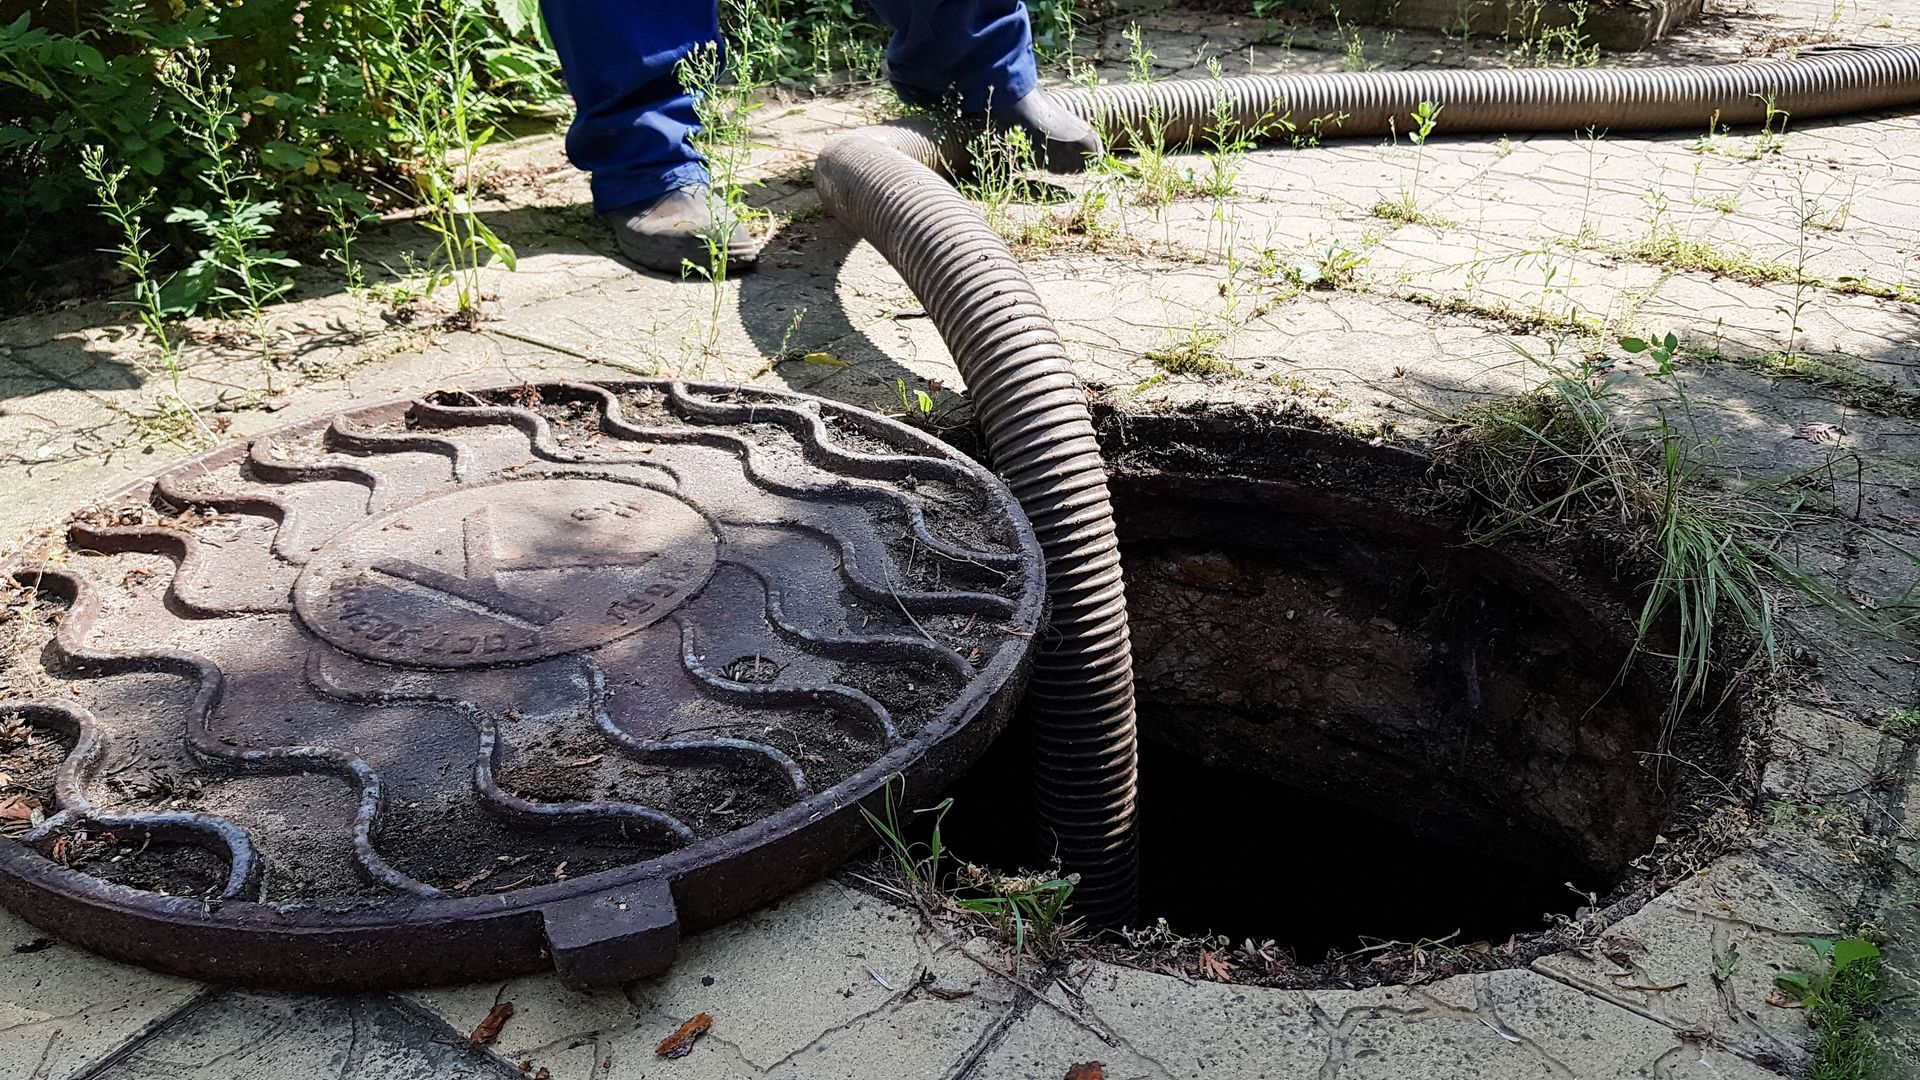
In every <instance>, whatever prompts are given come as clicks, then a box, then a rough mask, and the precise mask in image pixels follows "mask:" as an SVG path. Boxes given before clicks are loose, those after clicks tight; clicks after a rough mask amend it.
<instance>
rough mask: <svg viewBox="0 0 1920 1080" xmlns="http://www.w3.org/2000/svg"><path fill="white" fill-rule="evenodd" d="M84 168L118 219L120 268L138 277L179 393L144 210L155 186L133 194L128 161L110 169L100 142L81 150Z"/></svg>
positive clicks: (142, 304) (145, 312) (137, 289)
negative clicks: (129, 183)
mask: <svg viewBox="0 0 1920 1080" xmlns="http://www.w3.org/2000/svg"><path fill="white" fill-rule="evenodd" d="M80 171H81V173H82V175H84V176H86V178H87V179H88V180H90V181H92V182H93V185H94V190H95V192H97V193H98V196H99V202H97V203H95V204H94V205H95V206H97V207H98V208H99V210H100V212H101V213H103V214H105V215H106V216H107V218H108V220H110V221H112V222H113V225H114V229H115V231H116V232H118V233H119V244H118V246H117V247H116V248H115V253H116V254H117V255H119V257H120V268H121V269H122V270H125V271H126V272H127V273H128V274H129V275H130V276H131V277H132V278H133V302H134V307H135V308H136V310H137V311H138V312H139V315H140V324H141V325H142V326H144V327H146V330H147V335H148V336H149V337H151V338H152V339H153V344H154V349H155V351H157V352H158V353H159V355H160V361H161V365H162V367H164V368H165V370H166V371H167V373H168V375H169V377H170V378H171V380H172V382H173V389H174V394H175V396H178V395H179V392H180V348H179V345H178V344H177V343H176V342H175V341H174V339H173V334H172V332H171V331H170V330H169V329H168V327H167V308H166V303H165V302H164V301H163V300H161V298H160V292H161V283H160V280H159V278H158V276H157V273H156V271H155V265H156V263H158V261H159V257H160V252H159V251H157V250H155V249H154V248H153V247H152V246H150V245H149V243H148V241H149V239H150V234H149V232H148V230H147V226H146V224H145V220H144V219H145V215H146V213H147V211H148V210H149V209H150V208H151V207H152V206H153V189H152V188H151V187H149V188H147V189H146V190H144V191H142V192H140V193H139V194H132V193H130V192H128V191H127V190H126V189H125V187H124V185H125V184H126V182H127V173H128V172H129V171H131V170H129V169H128V168H127V167H126V166H121V167H119V168H110V167H109V166H108V165H107V155H106V151H105V150H104V149H103V148H101V147H98V146H89V147H86V148H85V149H83V150H82V151H81V153H80Z"/></svg>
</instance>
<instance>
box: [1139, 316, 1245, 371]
mask: <svg viewBox="0 0 1920 1080" xmlns="http://www.w3.org/2000/svg"><path fill="white" fill-rule="evenodd" d="M1223 340H1224V338H1223V337H1222V336H1221V335H1220V334H1219V333H1216V332H1213V331H1209V330H1206V329H1203V328H1201V327H1197V326H1196V327H1193V328H1191V329H1189V330H1188V331H1187V332H1186V334H1185V336H1177V337H1176V338H1175V339H1174V340H1173V341H1172V342H1171V343H1170V344H1168V346H1167V347H1166V348H1164V349H1153V350H1150V351H1148V353H1147V359H1148V360H1150V361H1152V363H1153V366H1154V367H1157V368H1159V369H1160V370H1161V371H1164V372H1166V373H1167V374H1169V375H1191V376H1193V377H1194V378H1197V379H1204V378H1206V377H1207V376H1209V375H1238V374H1239V373H1240V369H1239V368H1237V367H1235V366H1234V365H1233V364H1232V362H1230V361H1228V360H1226V359H1223V358H1222V357H1221V356H1220V352H1219V346H1220V343H1221V342H1222V341H1223Z"/></svg>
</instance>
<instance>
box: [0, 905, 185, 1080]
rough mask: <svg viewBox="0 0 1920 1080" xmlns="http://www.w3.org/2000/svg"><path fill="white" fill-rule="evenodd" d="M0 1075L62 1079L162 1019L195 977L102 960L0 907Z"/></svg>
mask: <svg viewBox="0 0 1920 1080" xmlns="http://www.w3.org/2000/svg"><path fill="white" fill-rule="evenodd" d="M0 984H4V985H5V986H6V988H7V989H6V993H5V994H4V995H0V1076H8V1077H20V1078H22V1080H28V1078H31V1080H62V1078H64V1077H67V1076H71V1075H74V1074H75V1073H77V1072H79V1071H80V1070H81V1069H82V1068H84V1067H85V1066H87V1065H89V1064H91V1063H94V1062H97V1061H99V1060H101V1059H103V1058H104V1057H106V1056H107V1055H108V1054H110V1053H112V1052H113V1051H114V1050H115V1049H117V1048H118V1047H119V1046H121V1044H123V1043H126V1042H127V1041H129V1040H131V1039H134V1038H136V1037H138V1036H139V1035H141V1034H142V1033H143V1032H145V1031H147V1030H148V1029H150V1028H152V1027H154V1026H155V1025H157V1024H159V1023H161V1022H162V1021H164V1020H165V1019H166V1018H167V1017H168V1016H170V1015H171V1014H173V1013H174V1012H175V1011H176V1010H178V1009H180V1008H182V1007H183V1006H185V1005H187V1004H189V1003H190V1002H192V1001H193V999H194V997H195V996H196V995H197V994H199V993H200V992H201V987H200V985H199V984H198V983H193V982H189V981H187V980H185V979H175V978H171V977H169V976H166V975H156V974H154V973H153V972H150V971H144V970H142V969H140V968H135V967H128V966H126V965H124V964H116V963H114V962H112V961H111V960H103V959H101V958H99V957H97V956H94V955H93V954H92V953H88V952H85V951H83V950H80V949H76V948H74V947H73V946H71V945H67V944H64V943H61V942H53V941H49V940H48V939H47V937H46V936H45V935H43V934H42V933H41V932H40V931H39V930H37V929H35V928H34V927H32V926H29V925H28V924H27V923H25V922H22V921H21V920H19V919H17V918H15V917H14V916H13V915H11V914H9V913H7V912H5V911H0Z"/></svg>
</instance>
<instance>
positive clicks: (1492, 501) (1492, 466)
mask: <svg viewBox="0 0 1920 1080" xmlns="http://www.w3.org/2000/svg"><path fill="white" fill-rule="evenodd" d="M1620 344H1621V347H1622V348H1623V349H1624V350H1626V351H1627V352H1630V353H1645V354H1647V355H1648V356H1649V357H1650V358H1651V359H1653V360H1654V363H1655V370H1654V372H1653V373H1652V374H1651V375H1650V376H1648V377H1649V378H1653V379H1657V380H1665V381H1667V383H1668V385H1669V386H1670V387H1672V388H1673V389H1674V390H1675V391H1676V392H1677V393H1678V394H1679V396H1680V400H1681V403H1682V405H1683V407H1684V406H1685V405H1686V401H1687V399H1686V390H1685V386H1684V384H1682V383H1681V382H1680V380H1679V376H1678V374H1677V372H1676V370H1675V367H1674V362H1673V361H1674V357H1675V355H1676V354H1677V353H1678V352H1679V350H1680V341H1679V338H1678V337H1677V336H1675V335H1673V334H1668V335H1666V336H1665V337H1664V338H1661V339H1658V340H1657V341H1655V342H1648V341H1645V340H1642V339H1638V338H1626V339H1623V340H1622V341H1621V343H1620ZM1512 347H1513V348H1514V349H1515V351H1516V352H1519V353H1520V355H1521V356H1522V357H1524V358H1525V359H1527V360H1528V361H1529V362H1532V363H1535V364H1538V365H1539V366H1540V367H1541V368H1542V369H1543V370H1544V371H1545V372H1546V374H1547V380H1546V382H1545V384H1544V385H1542V386H1540V387H1538V388H1536V389H1534V390H1532V391H1529V392H1527V393H1525V394H1521V395H1519V396H1517V397H1514V398H1511V399H1507V400H1504V401H1499V402H1494V403H1490V404H1486V405H1480V406H1476V407H1474V408H1472V409H1470V410H1468V412H1467V413H1466V414H1465V416H1464V417H1463V420H1464V426H1463V429H1462V430H1461V431H1460V433H1459V434H1458V436H1457V438H1456V439H1455V441H1454V443H1453V444H1452V447H1451V451H1450V458H1451V460H1452V462H1453V465H1454V466H1455V470H1456V473H1457V477H1458V479H1459V481H1460V482H1461V483H1462V484H1463V485H1464V486H1465V487H1466V488H1467V489H1468V490H1469V491H1470V492H1471V493H1472V494H1473V495H1474V496H1475V497H1476V499H1477V500H1478V501H1479V502H1481V503H1482V504H1483V505H1484V506H1485V507H1486V508H1487V509H1486V511H1485V517H1484V518H1483V522H1482V525H1481V530H1480V533H1479V537H1478V538H1479V539H1481V540H1483V541H1492V540H1496V539H1500V538H1503V537H1506V536H1510V535H1513V534H1515V533H1517V532H1520V531H1522V530H1542V529H1555V528H1559V527H1561V526H1564V525H1567V524H1572V523H1580V524H1582V525H1583V526H1585V527H1589V528H1597V529H1601V530H1604V531H1606V532H1609V533H1611V534H1613V535H1614V536H1616V537H1618V538H1619V539H1620V540H1621V541H1623V542H1624V543H1626V544H1627V545H1629V546H1630V547H1632V548H1634V549H1636V550H1637V551H1639V552H1640V553H1641V554H1642V555H1643V556H1644V557H1646V559H1647V560H1648V561H1649V563H1650V564H1651V571H1652V572H1651V576H1650V577H1649V578H1648V580H1646V581H1645V582H1644V583H1643V587H1644V589H1645V596H1644V599H1643V601H1642V604H1641V609H1640V613H1639V616H1638V618H1637V620H1636V625H1635V630H1636V640H1635V646H1634V649H1635V655H1636V656H1639V655H1644V654H1647V653H1653V654H1654V655H1658V656H1660V657H1661V658H1662V659H1664V660H1666V661H1667V662H1668V663H1669V664H1670V665H1671V672H1672V675H1671V692H1672V696H1671V699H1670V701H1669V706H1668V713H1667V718H1666V719H1667V729H1666V733H1665V734H1664V735H1663V740H1662V741H1663V743H1664V741H1665V738H1666V737H1667V736H1670V735H1671V732H1672V725H1673V724H1674V723H1676V722H1677V721H1678V719H1679V717H1680V716H1681V715H1682V714H1683V713H1684V712H1685V711H1686V710H1687V709H1689V708H1691V707H1692V706H1693V705H1695V704H1696V703H1699V702H1700V701H1702V700H1703V698H1704V697H1705V695H1706V693H1707V689H1708V683H1709V679H1710V676H1711V674H1712V672H1713V670H1714V660H1715V658H1716V656H1717V652H1716V650H1717V649H1719V648H1722V647H1724V642H1723V641H1722V639H1723V638H1724V637H1725V636H1726V632H1727V631H1730V630H1733V631H1739V632H1741V633H1742V634H1744V635H1745V636H1746V637H1748V638H1750V639H1751V640H1752V641H1753V642H1754V643H1755V644H1757V646H1758V648H1759V650H1760V652H1761V653H1762V654H1763V655H1764V656H1765V657H1766V658H1767V659H1769V660H1771V659H1772V658H1773V656H1774V632H1773V627H1774V622H1773V620H1774V603H1773V600H1772V598H1771V596H1770V595H1769V594H1768V592H1767V588H1766V587H1767V585H1768V584H1769V583H1773V582H1779V583H1782V584H1786V585H1789V586H1791V587H1794V588H1797V589H1801V590H1803V591H1806V592H1808V593H1810V594H1812V595H1814V596H1815V597H1816V598H1824V597H1822V594H1821V590H1820V588H1819V586H1818V585H1817V584H1816V583H1814V582H1813V581H1812V580H1811V579H1810V578H1809V577H1808V576H1807V575H1806V574H1805V573H1804V572H1803V571H1801V570H1800V569H1799V568H1798V567H1796V566H1795V565H1793V563H1792V562H1791V561H1790V560H1789V559H1788V557H1787V556H1785V555H1783V554H1782V553H1781V552H1780V550H1779V541H1780V540H1781V538H1782V536H1783V534H1784V533H1785V532H1787V531H1788V530H1789V529H1790V528H1791V527H1792V524H1793V519H1792V516H1791V514H1790V513H1789V512H1785V511H1775V510H1769V509H1766V508H1763V507H1761V506H1759V505H1757V504H1752V503H1750V502H1746V501H1741V500H1736V499H1734V498H1730V497H1725V496H1720V495H1717V494H1715V493H1713V492H1712V491H1711V488H1710V485H1708V484H1707V483H1706V482H1705V481H1704V479H1703V478H1702V476H1701V474H1702V471H1703V468H1704V464H1703V462H1702V460H1701V457H1700V450H1701V447H1700V446H1699V445H1697V444H1696V443H1695V442H1694V441H1693V440H1691V439H1689V437H1688V436H1687V435H1686V434H1685V432H1684V431H1683V430H1681V428H1680V427H1678V426H1676V425H1675V424H1674V423H1673V422H1672V420H1671V419H1670V418H1669V416H1668V415H1667V413H1666V412H1665V411H1664V410H1662V411H1659V412H1657V413H1656V417H1655V420H1654V421H1653V422H1652V423H1651V424H1650V425H1645V426H1635V425H1630V424H1627V423H1625V422H1623V421H1622V420H1621V419H1620V418H1619V416H1618V415H1617V412H1616V409H1615V399H1616V398H1617V396H1618V395H1619V392H1620V390H1621V387H1622V385H1623V384H1624V383H1625V381H1626V380H1628V379H1629V378H1632V377H1633V376H1632V375H1631V373H1629V372H1627V371H1622V370H1619V369H1618V367H1617V365H1616V364H1615V362H1614V361H1612V360H1610V359H1607V358H1604V357H1584V358H1581V359H1579V360H1576V361H1572V362H1568V361H1563V360H1560V359H1558V358H1554V357H1549V358H1548V359H1546V360H1539V359H1536V358H1535V357H1533V356H1531V355H1529V354H1527V353H1526V352H1525V351H1524V350H1521V349H1520V348H1519V347H1518V346H1512ZM1657 640H1670V641H1671V651H1663V650H1661V649H1660V648H1659V647H1657V646H1656V644H1655V642H1656V641H1657Z"/></svg>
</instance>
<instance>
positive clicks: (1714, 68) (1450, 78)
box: [1053, 45, 1920, 149]
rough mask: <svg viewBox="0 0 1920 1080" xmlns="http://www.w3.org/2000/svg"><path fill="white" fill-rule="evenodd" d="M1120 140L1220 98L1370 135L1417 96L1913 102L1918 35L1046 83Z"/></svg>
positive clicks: (1486, 102) (1607, 121)
mask: <svg viewBox="0 0 1920 1080" xmlns="http://www.w3.org/2000/svg"><path fill="white" fill-rule="evenodd" d="M1053 97H1054V100H1056V101H1058V102H1060V103H1061V104H1062V105H1065V106H1066V107H1067V108H1069V109H1071V110H1073V111H1074V112H1075V113H1077V114H1079V115H1080V116H1081V117H1083V118H1085V119H1087V120H1090V121H1092V122H1094V123H1096V124H1098V125H1100V126H1101V127H1102V129H1103V130H1104V131H1105V133H1106V134H1107V137H1108V141H1109V144H1110V145H1111V146H1113V147H1114V148H1116V149H1124V148H1125V147H1127V146H1128V145H1130V144H1131V142H1132V140H1134V139H1142V138H1146V137H1147V135H1148V133H1149V132H1151V131H1153V130H1155V129H1156V127H1157V129H1158V131H1159V135H1160V139H1161V141H1162V142H1163V143H1164V144H1165V145H1168V146H1178V145H1183V144H1185V143H1186V142H1187V141H1189V140H1191V139H1196V138H1199V137H1201V136H1203V135H1204V134H1205V133H1206V130H1207V128H1208V127H1209V125H1211V124H1212V123H1213V119H1214V113H1215V107H1216V105H1217V104H1219V103H1223V102H1224V104H1225V105H1226V111H1227V112H1228V113H1229V114H1230V115H1231V116H1232V117H1233V120H1234V124H1235V126H1236V127H1237V128H1238V129H1239V130H1241V131H1248V130H1263V129H1264V130H1269V131H1270V133H1271V134H1275V135H1279V134H1283V133H1284V132H1283V131H1272V130H1271V126H1272V125H1275V124H1276V122H1278V121H1282V120H1284V121H1285V122H1287V123H1288V124H1291V125H1293V127H1294V128H1295V129H1297V130H1299V131H1307V130H1308V129H1309V128H1310V127H1311V126H1313V125H1315V124H1317V125H1318V127H1319V130H1320V131H1321V132H1323V133H1332V132H1338V133H1339V134H1342V135H1363V136H1380V135H1386V134H1387V133H1388V132H1389V131H1392V130H1395V129H1396V128H1397V129H1398V130H1400V131H1405V130H1407V127H1408V124H1409V114H1410V113H1412V112H1413V111H1414V109H1416V108H1418V107H1419V105H1420V103H1421V102H1425V101H1431V102H1433V103H1434V104H1436V105H1440V106H1442V107H1443V108H1442V111H1441V113H1440V117H1439V121H1438V126H1437V130H1438V131H1440V132H1442V133H1447V132H1468V131H1495V132H1518V131H1557V132H1574V131H1585V130H1587V129H1589V128H1594V129H1597V130H1601V131H1608V130H1611V131H1625V130H1635V129H1638V130H1647V129H1674V128H1679V129H1688V128H1691V129H1697V130H1701V131H1704V130H1706V128H1707V125H1709V124H1711V123H1716V122H1717V123H1721V124H1753V123H1761V122H1764V121H1766V120H1767V119H1768V118H1769V114H1768V109H1769V108H1771V109H1772V110H1773V114H1774V116H1776V117H1778V118H1779V120H1778V122H1784V121H1785V120H1786V119H1787V118H1792V119H1795V120H1805V119H1810V118H1812V117H1817V116H1840V115H1845V114H1848V113H1856V112H1865V111H1868V110H1872V109H1885V108H1891V107H1894V106H1899V105H1908V104H1912V103H1913V102H1914V101H1916V100H1920V45H1845V46H1837V47H1833V46H1828V47H1820V48H1816V49H1811V50H1808V51H1807V52H1805V53H1803V54H1802V55H1800V56H1797V57H1795V58H1793V59H1791V60H1763V61H1754V62H1751V63H1741V64H1698V65H1689V66H1686V67H1646V68H1478V69H1440V70H1428V71H1353V72H1345V71H1343V72H1327V73H1319V74H1310V75H1243V76H1236V77H1234V78H1230V79H1220V80H1218V81H1215V80H1212V79H1187V80H1180V81H1175V82H1157V83H1127V84H1124V85H1115V86H1102V87H1100V88H1099V89H1097V90H1091V91H1089V90H1083V89H1070V90H1058V91H1054V92H1053Z"/></svg>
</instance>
